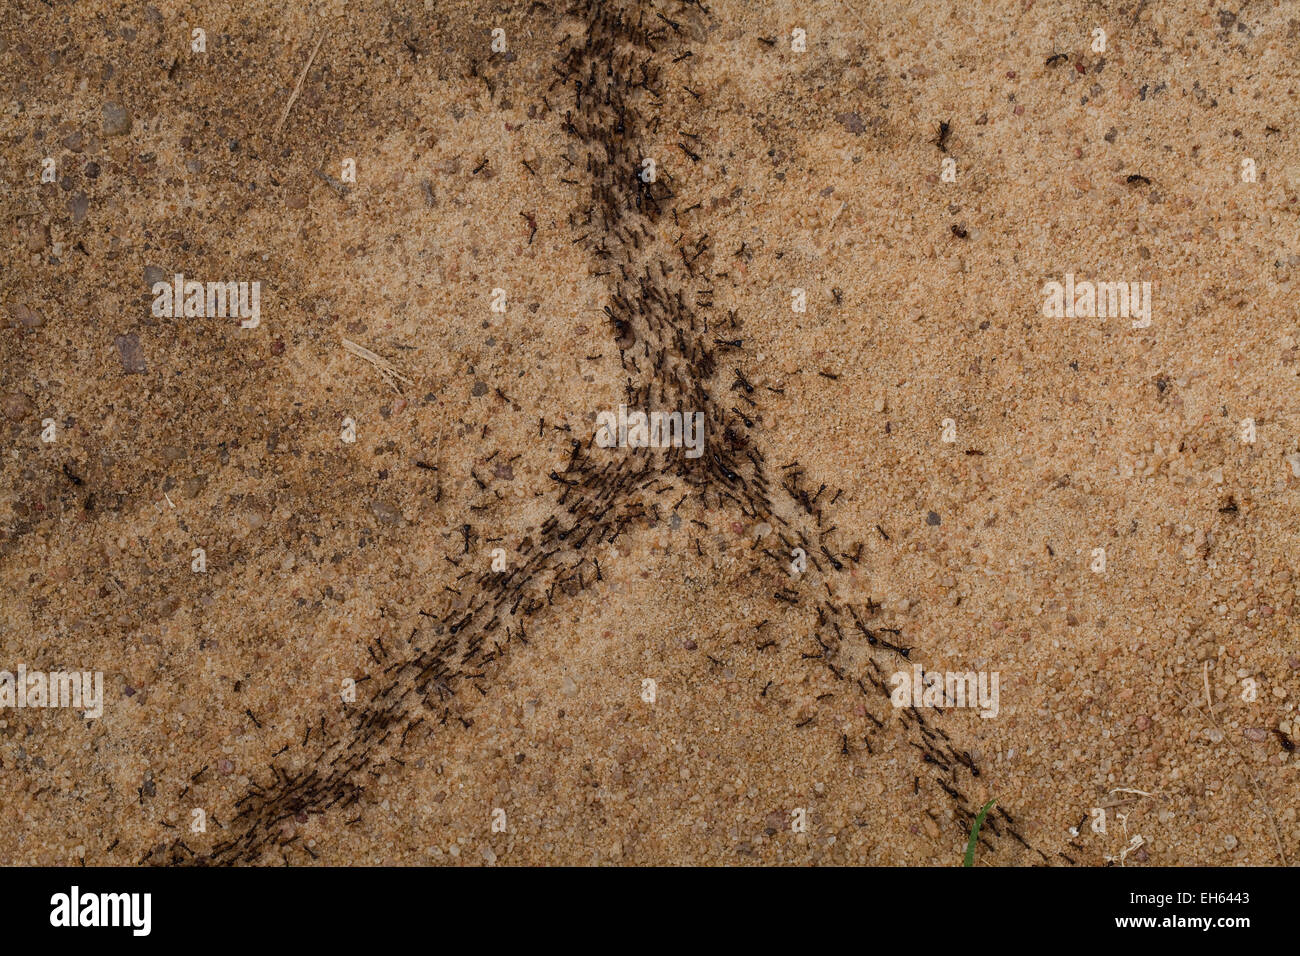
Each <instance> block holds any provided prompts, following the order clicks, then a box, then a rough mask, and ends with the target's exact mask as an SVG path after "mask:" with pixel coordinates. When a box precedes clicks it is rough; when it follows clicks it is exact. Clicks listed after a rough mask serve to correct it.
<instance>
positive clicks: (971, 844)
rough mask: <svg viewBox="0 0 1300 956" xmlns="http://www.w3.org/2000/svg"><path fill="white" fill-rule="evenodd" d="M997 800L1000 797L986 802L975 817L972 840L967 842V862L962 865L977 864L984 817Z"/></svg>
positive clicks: (971, 834) (971, 829)
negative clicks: (976, 857)
mask: <svg viewBox="0 0 1300 956" xmlns="http://www.w3.org/2000/svg"><path fill="white" fill-rule="evenodd" d="M997 802H998V798H997V797H994V798H993V799H992V800H990V801H989V802H988V803H986V804H984V809H983V810H981V811H980V812H979V814H978V815H977V816H976V817H975V822H974V823H973V824H971V828H970V840H969V841H968V842H967V843H966V862H965V863H963V864H962V866H974V865H975V844H976V843H978V842H979V838H980V827H981V826H983V825H984V818H985V817H986V816H988V812H989V810H990V809H991V808H992V806H993V804H995V803H997Z"/></svg>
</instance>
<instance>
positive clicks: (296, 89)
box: [272, 30, 329, 136]
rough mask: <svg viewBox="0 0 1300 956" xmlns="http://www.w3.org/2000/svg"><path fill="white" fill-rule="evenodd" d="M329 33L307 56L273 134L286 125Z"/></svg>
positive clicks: (323, 35) (324, 34)
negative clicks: (285, 122) (290, 111)
mask: <svg viewBox="0 0 1300 956" xmlns="http://www.w3.org/2000/svg"><path fill="white" fill-rule="evenodd" d="M328 35H329V31H328V30H326V31H325V32H324V33H322V34H321V35H320V39H319V40H317V41H316V46H315V47H314V48H313V49H312V51H311V56H309V57H307V65H306V66H304V67H303V68H302V75H301V76H299V77H298V82H297V83H296V84H294V87H293V92H292V93H290V94H289V102H288V103H285V104H284V112H283V113H281V114H280V122H278V123H276V124H275V132H274V133H273V134H272V135H273V136H278V135H280V127H282V126H284V121H285V120H287V119H288V118H289V110H291V109H293V104H294V101H295V100H297V99H298V94H299V93H301V92H302V84H303V81H304V80H306V79H307V71H308V70H310V69H311V65H312V62H313V61H314V60H315V59H316V54H317V53H318V52H319V51H320V45H321V44H322V43H324V42H325V37H326V36H328Z"/></svg>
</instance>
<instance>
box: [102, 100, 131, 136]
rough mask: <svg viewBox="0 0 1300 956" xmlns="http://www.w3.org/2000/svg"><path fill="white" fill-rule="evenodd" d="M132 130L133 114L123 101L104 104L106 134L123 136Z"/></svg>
mask: <svg viewBox="0 0 1300 956" xmlns="http://www.w3.org/2000/svg"><path fill="white" fill-rule="evenodd" d="M129 132H131V114H130V113H128V112H127V111H126V108H125V107H123V106H122V104H121V103H114V102H111V101H110V102H108V103H105V104H104V135H105V136H121V135H122V134H123V133H129Z"/></svg>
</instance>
